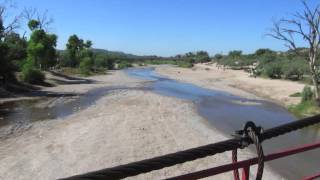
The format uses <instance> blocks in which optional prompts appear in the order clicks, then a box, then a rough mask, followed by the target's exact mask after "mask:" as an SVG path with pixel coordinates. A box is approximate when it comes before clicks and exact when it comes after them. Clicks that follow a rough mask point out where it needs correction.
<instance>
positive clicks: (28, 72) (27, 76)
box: [22, 62, 45, 84]
mask: <svg viewBox="0 0 320 180" xmlns="http://www.w3.org/2000/svg"><path fill="white" fill-rule="evenodd" d="M22 80H23V81H24V82H27V83H31V84H42V83H43V82H44V80H45V75H44V74H43V73H42V72H41V71H39V70H38V69H36V68H35V67H34V65H33V64H32V62H27V63H25V64H24V65H23V67H22Z"/></svg>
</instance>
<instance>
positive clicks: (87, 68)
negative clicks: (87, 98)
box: [79, 57, 93, 75]
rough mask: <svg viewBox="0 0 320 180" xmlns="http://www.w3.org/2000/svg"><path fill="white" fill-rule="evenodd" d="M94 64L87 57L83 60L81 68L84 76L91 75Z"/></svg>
mask: <svg viewBox="0 0 320 180" xmlns="http://www.w3.org/2000/svg"><path fill="white" fill-rule="evenodd" d="M92 66H93V62H92V59H91V58H90V57H85V58H83V59H82V60H81V62H80V65H79V68H80V72H81V73H82V74H84V75H89V74H90V72H91V70H92Z"/></svg>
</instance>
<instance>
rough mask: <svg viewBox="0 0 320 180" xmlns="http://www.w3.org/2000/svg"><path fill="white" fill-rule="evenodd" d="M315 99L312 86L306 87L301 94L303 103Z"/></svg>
mask: <svg viewBox="0 0 320 180" xmlns="http://www.w3.org/2000/svg"><path fill="white" fill-rule="evenodd" d="M312 99H313V92H312V90H311V87H310V86H305V87H304V88H303V90H302V93H301V102H306V101H311V100H312Z"/></svg>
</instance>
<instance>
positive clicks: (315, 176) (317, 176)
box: [303, 174, 320, 180]
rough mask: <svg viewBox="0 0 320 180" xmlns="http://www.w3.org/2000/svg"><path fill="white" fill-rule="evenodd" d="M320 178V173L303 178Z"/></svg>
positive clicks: (305, 179)
mask: <svg viewBox="0 0 320 180" xmlns="http://www.w3.org/2000/svg"><path fill="white" fill-rule="evenodd" d="M317 178H320V174H317V175H314V176H309V177H305V178H303V180H314V179H317Z"/></svg>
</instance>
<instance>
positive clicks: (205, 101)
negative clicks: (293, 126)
mask: <svg viewBox="0 0 320 180" xmlns="http://www.w3.org/2000/svg"><path fill="white" fill-rule="evenodd" d="M127 73H128V74H129V75H131V76H134V77H138V78H143V79H148V80H153V81H154V82H153V83H151V84H149V87H150V89H151V90H152V91H153V92H156V93H159V94H162V95H166V96H173V97H176V98H181V99H186V100H190V101H192V102H193V103H194V104H195V105H196V107H197V111H198V113H199V115H201V116H202V117H204V118H205V119H207V120H208V121H209V123H210V124H211V125H212V126H214V127H215V128H217V129H219V130H220V131H222V132H223V133H225V134H227V135H231V134H233V132H234V131H236V130H240V129H242V128H243V125H244V124H245V122H247V121H253V122H255V124H256V125H259V126H262V127H263V128H264V129H268V128H271V127H274V126H278V125H280V124H284V123H288V122H291V121H296V120H297V119H296V118H295V117H294V116H293V115H292V114H290V113H289V112H288V111H287V110H286V109H285V108H283V107H281V106H279V105H277V104H275V103H272V102H268V101H263V100H252V99H247V98H241V97H237V96H233V95H231V94H228V93H225V92H222V91H215V90H209V89H205V88H201V87H198V86H195V85H193V84H188V83H183V82H178V81H175V80H172V79H168V78H165V77H163V76H160V75H158V74H156V73H155V72H154V71H153V70H152V69H130V70H128V71H127ZM317 140H320V129H318V128H315V127H313V128H306V129H303V130H299V131H296V132H293V133H289V134H287V135H284V136H280V137H278V138H274V139H272V140H268V141H265V142H263V148H264V151H265V154H268V153H270V152H276V151H279V150H281V149H287V148H290V147H294V146H298V145H302V144H305V143H312V142H315V141H317ZM208 143H210V142H208ZM252 149H254V148H252ZM268 164H270V165H271V167H272V168H273V169H274V170H275V171H276V172H278V173H280V174H281V175H282V176H284V177H286V178H288V179H301V177H305V176H308V175H311V174H315V173H319V171H320V150H313V151H309V152H306V153H302V154H299V155H295V156H290V157H287V158H283V159H279V160H275V161H272V162H268ZM266 179H267V178H266Z"/></svg>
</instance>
